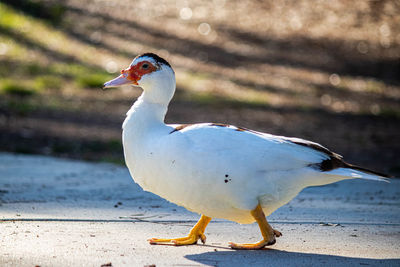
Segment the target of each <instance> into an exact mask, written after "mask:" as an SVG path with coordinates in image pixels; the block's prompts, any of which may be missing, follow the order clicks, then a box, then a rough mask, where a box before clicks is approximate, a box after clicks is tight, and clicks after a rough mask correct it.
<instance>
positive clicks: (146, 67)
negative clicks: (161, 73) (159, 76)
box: [142, 63, 150, 70]
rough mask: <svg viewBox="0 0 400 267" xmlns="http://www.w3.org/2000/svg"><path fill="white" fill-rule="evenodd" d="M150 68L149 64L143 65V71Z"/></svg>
mask: <svg viewBox="0 0 400 267" xmlns="http://www.w3.org/2000/svg"><path fill="white" fill-rule="evenodd" d="M149 67H150V66H149V64H147V63H144V64H143V65H142V69H145V70H147V69H148V68H149Z"/></svg>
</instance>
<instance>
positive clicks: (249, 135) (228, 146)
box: [168, 123, 341, 171]
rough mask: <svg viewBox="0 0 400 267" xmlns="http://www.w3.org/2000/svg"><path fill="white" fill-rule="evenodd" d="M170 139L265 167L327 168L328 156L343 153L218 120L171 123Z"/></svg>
mask: <svg viewBox="0 0 400 267" xmlns="http://www.w3.org/2000/svg"><path fill="white" fill-rule="evenodd" d="M168 139H170V141H171V140H175V141H176V142H174V141H172V143H171V144H174V145H176V146H177V147H176V149H178V150H181V149H183V150H185V151H186V152H187V153H201V154H204V155H205V154H209V156H211V157H212V158H214V159H215V160H219V159H221V158H224V159H227V160H230V161H232V162H236V163H239V162H242V163H243V164H247V166H248V167H249V168H259V169H263V170H265V171H275V170H276V171H278V170H289V169H295V168H304V167H315V168H317V167H320V168H321V170H327V168H326V167H327V164H322V163H323V162H324V160H329V159H331V158H334V159H337V160H338V161H340V160H341V156H340V155H338V154H335V153H333V152H331V151H329V150H328V149H327V148H325V147H323V146H321V145H319V144H317V143H314V142H310V141H307V140H303V139H299V138H288V137H283V136H274V135H271V134H266V133H261V132H257V131H253V130H249V129H245V128H241V127H236V126H232V125H225V124H217V123H202V124H183V125H171V130H170V133H169V138H168ZM178 140H179V141H178ZM185 154H186V153H185ZM317 164H322V165H321V166H317Z"/></svg>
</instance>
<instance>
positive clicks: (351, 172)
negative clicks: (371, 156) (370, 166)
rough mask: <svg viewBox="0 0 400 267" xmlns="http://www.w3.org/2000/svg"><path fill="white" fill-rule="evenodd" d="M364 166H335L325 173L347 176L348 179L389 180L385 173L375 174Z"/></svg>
mask: <svg viewBox="0 0 400 267" xmlns="http://www.w3.org/2000/svg"><path fill="white" fill-rule="evenodd" d="M365 170H366V169H364V168H350V167H344V168H337V169H334V170H331V171H328V172H325V173H326V174H330V175H334V176H340V177H348V179H353V178H361V179H366V180H373V181H382V182H389V177H388V176H387V175H385V176H383V175H381V174H379V175H378V174H377V173H376V172H372V171H369V170H368V172H367V171H365Z"/></svg>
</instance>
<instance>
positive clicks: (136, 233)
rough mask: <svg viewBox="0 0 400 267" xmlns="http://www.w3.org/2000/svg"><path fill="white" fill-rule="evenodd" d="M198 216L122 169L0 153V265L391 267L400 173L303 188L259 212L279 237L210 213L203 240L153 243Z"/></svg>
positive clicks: (395, 259)
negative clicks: (257, 246) (234, 245)
mask: <svg viewBox="0 0 400 267" xmlns="http://www.w3.org/2000/svg"><path fill="white" fill-rule="evenodd" d="M198 218H199V215H198V214H194V213H191V212H189V211H187V210H185V209H184V208H182V207H179V206H176V205H174V204H172V203H169V202H167V201H165V200H163V199H161V198H159V197H158V196H156V195H154V194H151V193H148V192H143V190H142V189H141V188H140V187H139V186H138V185H136V184H135V183H134V182H133V180H132V179H131V178H130V175H129V173H128V171H127V169H126V168H124V167H121V166H116V165H112V164H104V163H87V162H81V161H72V160H65V159H56V158H50V157H43V156H26V155H14V154H8V153H0V266H102V265H103V266H145V265H152V264H154V265H156V266H266V265H268V266H284V265H289V266H311V265H327V266H343V265H345V266H346V265H352V266H364V265H366V266H367V265H370V266H400V180H399V179H393V180H391V182H390V183H385V182H373V181H365V180H348V181H343V182H339V183H335V184H331V185H327V186H322V187H313V188H307V189H305V190H303V191H302V192H301V193H300V194H299V195H298V196H297V197H296V198H295V199H293V200H292V201H291V202H290V203H288V204H287V205H285V206H283V207H281V208H280V209H278V210H277V211H275V212H274V213H273V214H272V215H271V216H269V218H268V219H269V221H270V223H271V225H273V227H274V228H276V229H278V230H280V231H281V232H282V233H283V236H282V237H280V238H279V239H277V243H276V244H275V245H274V246H271V247H268V248H267V249H264V250H260V251H235V250H231V249H229V248H228V242H229V241H233V242H250V241H251V242H255V241H258V240H259V239H260V238H261V235H260V233H259V229H258V226H257V225H256V224H251V225H240V224H237V223H233V222H229V221H225V220H213V221H212V222H211V223H210V225H209V226H208V227H207V229H206V235H207V243H206V245H202V244H199V245H192V246H186V247H175V246H161V245H158V246H155V245H149V244H148V242H147V241H146V240H147V239H148V238H151V237H181V236H185V235H186V234H187V233H188V232H189V230H190V228H191V227H192V225H193V224H194V223H195V222H196V221H197V219H198Z"/></svg>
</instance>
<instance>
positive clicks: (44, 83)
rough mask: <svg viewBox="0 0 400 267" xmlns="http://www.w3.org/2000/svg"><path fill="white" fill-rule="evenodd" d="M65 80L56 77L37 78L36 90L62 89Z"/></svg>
mask: <svg viewBox="0 0 400 267" xmlns="http://www.w3.org/2000/svg"><path fill="white" fill-rule="evenodd" d="M62 83H63V80H62V79H61V78H59V77H56V76H51V75H44V76H39V77H36V78H35V88H36V89H37V90H43V89H60V88H61V86H62Z"/></svg>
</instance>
